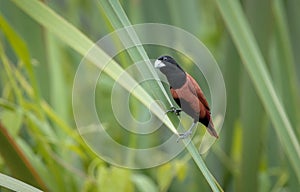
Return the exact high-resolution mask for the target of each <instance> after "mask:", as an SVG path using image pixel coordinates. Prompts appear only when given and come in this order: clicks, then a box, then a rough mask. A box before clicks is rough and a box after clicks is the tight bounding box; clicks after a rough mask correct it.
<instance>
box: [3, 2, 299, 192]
mask: <svg viewBox="0 0 300 192" xmlns="http://www.w3.org/2000/svg"><path fill="white" fill-rule="evenodd" d="M20 2H22V3H20ZM29 2H30V3H29ZM37 2H38V1H34V0H24V1H20V0H0V59H1V60H0V69H1V70H0V90H1V96H0V123H1V126H0V154H1V156H0V172H1V173H4V174H7V175H11V176H13V177H15V178H18V179H20V180H22V181H25V182H27V183H29V184H31V185H33V186H36V187H38V188H40V189H42V190H45V191H211V189H210V187H209V185H208V183H207V180H206V179H205V178H204V177H203V175H202V173H201V171H200V170H199V169H198V167H197V166H196V164H195V163H194V161H193V160H192V159H191V157H190V155H189V153H187V152H183V153H182V154H180V155H179V156H178V157H176V158H175V159H174V160H172V161H170V162H168V163H166V164H164V165H161V166H158V167H154V168H151V169H145V170H130V169H123V168H119V167H116V166H114V165H110V164H109V163H106V162H104V161H103V160H101V159H100V158H98V157H97V156H96V155H95V154H94V153H93V152H92V151H91V149H90V148H89V147H88V146H87V145H86V144H85V143H84V141H83V140H82V139H81V137H80V135H79V134H78V132H77V129H76V125H75V122H74V119H73V112H72V86H73V79H74V76H75V72H76V69H77V67H78V65H79V63H80V60H81V58H82V53H83V52H84V51H83V50H86V49H85V48H86V47H85V46H86V45H88V43H86V44H84V45H83V44H81V42H83V43H85V42H88V41H87V40H85V39H84V38H82V39H75V40H74V39H73V40H74V41H75V42H76V41H77V42H78V43H77V44H76V43H73V42H74V41H72V39H71V38H72V37H75V35H74V34H75V33H74V31H76V28H77V29H78V30H80V31H81V32H82V34H84V35H85V36H86V37H88V38H89V39H90V40H92V41H93V42H96V41H97V40H99V39H100V38H101V37H103V36H104V35H106V34H108V33H110V32H112V31H114V28H115V27H116V26H117V25H120V24H118V23H112V24H111V22H110V21H112V20H111V19H112V18H113V17H114V16H113V12H112V10H111V9H108V8H107V5H108V3H107V2H106V1H97V0H88V1H83V0H73V1H67V0H51V1H50V0H49V1H44V2H42V3H44V5H45V6H46V7H48V9H51V10H52V11H50V12H43V11H41V9H39V5H36V4H38V3H37ZM229 2H234V3H228V7H226V3H222V2H221V1H220V0H215V1H211V0H189V1H183V0H166V1H160V0H151V1H148V0H128V1H121V5H122V7H123V9H124V11H125V13H126V15H127V16H128V18H129V20H130V22H131V23H132V24H138V23H149V22H152V23H165V24H170V25H174V26H177V27H180V28H183V29H185V30H187V31H189V32H190V33H192V34H193V35H195V36H196V37H198V38H199V39H200V40H201V41H202V42H203V43H204V44H205V45H206V46H207V47H208V48H209V50H210V51H211V53H212V54H213V55H214V57H215V58H216V60H217V63H218V64H219V66H220V68H221V70H222V73H223V76H224V79H225V84H226V90H227V111H226V117H225V122H224V126H223V129H222V131H221V133H220V138H219V139H218V140H217V141H216V143H215V144H214V145H213V147H212V149H211V150H210V151H209V152H208V153H207V154H205V155H204V156H203V158H204V160H205V162H206V165H207V167H208V169H209V170H210V172H211V173H212V175H213V176H214V177H215V178H216V180H217V182H218V184H219V185H220V186H221V188H222V189H223V190H224V191H298V190H299V189H300V178H299V172H298V171H297V170H299V169H297V168H296V166H295V165H296V163H297V161H298V160H299V161H298V162H299V165H300V158H299V154H300V151H299V150H300V149H299V148H297V146H299V136H300V115H299V109H298V108H299V106H300V105H299V104H300V99H299V93H300V89H299V83H300V78H299V74H300V65H299V63H300V54H299V50H300V22H299V21H298V20H299V18H300V12H299V10H300V1H298V0H287V1H284V0H272V1H270V0H263V1H261V0H243V1H235V0H229ZM21 4H22V5H21ZM232 4H235V5H240V6H241V7H242V12H238V11H237V10H236V9H234V6H231V7H230V5H232ZM32 5H36V6H32ZM26 6H27V8H28V7H29V8H30V9H27V11H26ZM30 6H31V7H30ZM21 7H23V8H21ZM24 7H25V8H24ZM21 9H23V10H21ZM24 10H25V11H24ZM224 10H225V11H224ZM226 10H227V12H226ZM230 12H231V13H233V15H234V17H232V18H231V19H230V17H229V16H230ZM235 13H237V14H235ZM238 14H241V15H245V17H246V20H245V21H246V22H245V21H244V20H241V22H244V24H245V23H249V25H250V28H243V26H240V25H239V22H235V21H238V19H240V15H238ZM36 15H38V16H36ZM39 15H40V17H39ZM57 16H59V17H62V18H63V19H65V20H66V22H67V23H68V25H69V24H71V25H73V27H74V28H71V30H65V28H63V25H61V26H60V25H57V26H56V25H55V24H56V23H54V22H53V21H54V19H53V18H54V17H57ZM49 26H52V27H53V28H51V27H50V28H49ZM56 27H57V28H56ZM239 28H242V29H245V30H244V31H243V34H249V33H250V34H251V33H253V34H254V37H255V40H253V39H248V40H249V41H244V39H243V37H240V39H238V38H239V36H235V35H234V34H235V33H234V32H235V30H236V29H239ZM68 37H70V38H68ZM245 38H246V35H245ZM69 39H71V40H69ZM246 39H247V38H246ZM254 41H255V42H257V44H258V47H255V46H254V48H253V46H252V44H251V43H252V42H254ZM243 45H244V46H243ZM248 46H249V47H250V46H252V48H253V49H252V50H254V51H257V52H258V53H259V54H260V55H254V56H253V54H251V53H252V52H251V49H249V54H247V52H245V51H243V47H248ZM83 47H84V48H83ZM81 48H82V49H81ZM145 49H146V51H147V53H148V55H149V56H150V58H152V59H153V57H154V58H155V57H157V56H159V55H161V54H162V53H161V51H162V50H160V49H155V47H151V46H150V47H145ZM164 51H165V50H164ZM163 53H165V52H163ZM252 56H253V57H254V59H253V61H255V58H263V59H264V62H265V64H266V69H267V72H268V74H269V75H270V77H271V79H270V80H271V81H270V85H271V86H273V87H274V88H275V92H273V93H272V94H273V95H275V96H276V97H278V98H279V103H280V104H282V106H283V109H282V110H278V111H279V112H278V114H280V112H284V113H285V114H286V117H287V118H285V117H284V116H283V115H282V114H281V115H280V116H276V112H275V111H277V109H278V108H276V109H275V108H272V104H270V103H268V100H266V99H265V100H263V99H261V98H263V97H264V90H263V89H259V85H257V84H259V83H257V84H256V85H255V84H254V83H253V82H255V81H256V80H257V81H260V80H261V82H262V84H263V82H264V79H261V76H260V71H262V70H261V69H260V68H257V73H255V70H256V69H255V68H252V69H251V67H250V66H252V64H253V63H251V61H252V60H245V58H253V57H252ZM114 59H115V60H116V61H117V62H118V63H119V64H120V66H122V67H127V66H128V65H130V63H132V61H131V58H130V57H129V55H128V53H125V52H123V53H121V54H120V55H118V56H117V57H116V58H114ZM258 60H259V59H258ZM184 61H185V60H182V61H181V62H184ZM264 62H263V64H264ZM253 66H254V65H253ZM186 70H187V71H188V72H190V73H192V71H193V69H192V68H188V67H186ZM249 74H252V75H249ZM104 81H105V79H104ZM204 84H205V83H204ZM105 85H106V86H107V87H105ZM111 85H112V82H111V81H110V79H107V82H104V87H101V89H99V90H98V92H97V93H96V94H97V98H99V100H98V101H97V100H96V103H97V102H99V105H100V104H101V106H99V107H103V108H104V109H106V108H107V109H109V108H110V106H109V105H110V103H109V102H103V101H104V100H109V98H110V89H109V87H110V86H111ZM203 91H204V92H205V93H206V94H207V95H209V91H208V89H207V87H206V86H205V85H203ZM266 91H267V90H266ZM270 101H272V98H270ZM106 105H107V106H106ZM138 105H140V104H139V102H138V101H136V100H134V99H133V101H132V106H131V108H132V110H133V112H134V113H135V114H137V116H138V114H143V113H142V112H143V111H140V110H144V111H145V110H147V109H145V108H137V109H135V106H138ZM273 111H274V113H272V112H273ZM101 117H102V118H103V119H106V121H107V123H108V126H110V127H114V126H118V125H116V122H114V121H113V117H112V113H110V112H109V110H108V112H107V113H102V114H101ZM137 118H141V119H143V118H146V119H147V117H145V116H138V117H137ZM276 119H277V120H278V124H277V123H276ZM280 122H283V123H284V124H283V125H291V126H290V127H289V126H287V127H285V126H282V127H278V126H279V125H280ZM276 126H277V128H276ZM289 128H292V130H290V129H289ZM198 129H199V128H198ZM280 130H282V131H280ZM110 131H111V132H112V134H114V135H115V139H116V140H117V141H118V142H120V143H123V142H126V143H131V144H132V142H131V141H130V139H134V138H131V137H129V141H128V137H126V139H124V135H123V133H122V132H120V130H119V129H115V130H113V129H112V130H110ZM287 132H288V133H292V134H293V136H294V137H293V136H291V135H285V134H280V133H287ZM195 140H197V139H195ZM289 141H291V142H293V144H294V145H292V144H289V143H288V142H289ZM134 142H135V141H134ZM154 142H155V141H154ZM194 142H196V141H194ZM287 143H288V144H287ZM141 145H142V144H141ZM293 155H294V156H293ZM297 155H298V156H297ZM291 159H292V160H291ZM292 162H293V163H292ZM0 190H1V187H0ZM3 190H4V189H3Z"/></svg>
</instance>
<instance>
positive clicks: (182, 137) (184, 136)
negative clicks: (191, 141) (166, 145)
mask: <svg viewBox="0 0 300 192" xmlns="http://www.w3.org/2000/svg"><path fill="white" fill-rule="evenodd" d="M192 133H193V132H192V130H188V131H186V132H184V133H179V137H178V138H177V140H176V142H177V143H178V142H179V141H180V140H181V139H186V138H187V137H188V136H190V135H191V134H192Z"/></svg>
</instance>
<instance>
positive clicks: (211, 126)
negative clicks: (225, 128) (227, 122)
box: [207, 120, 219, 138]
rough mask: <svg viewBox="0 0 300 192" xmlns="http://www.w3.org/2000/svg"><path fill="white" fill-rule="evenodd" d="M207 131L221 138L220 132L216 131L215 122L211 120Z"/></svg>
mask: <svg viewBox="0 0 300 192" xmlns="http://www.w3.org/2000/svg"><path fill="white" fill-rule="evenodd" d="M207 131H208V132H209V134H211V135H212V136H214V137H215V138H219V135H218V133H217V132H216V130H215V128H214V124H213V122H212V121H211V120H210V121H209V123H208V125H207Z"/></svg>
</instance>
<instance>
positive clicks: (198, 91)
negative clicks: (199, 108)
mask: <svg viewBox="0 0 300 192" xmlns="http://www.w3.org/2000/svg"><path fill="white" fill-rule="evenodd" d="M186 75H187V76H186V77H187V80H188V81H190V82H191V84H190V85H193V87H191V89H192V93H193V94H195V95H196V96H197V97H198V99H199V100H200V102H201V103H202V104H203V105H204V107H205V108H206V109H207V110H208V111H210V108H209V106H208V103H207V101H206V99H205V96H204V94H203V92H202V90H201V88H200V86H199V85H198V83H197V82H196V80H195V79H194V78H193V77H192V76H190V75H189V74H188V73H186Z"/></svg>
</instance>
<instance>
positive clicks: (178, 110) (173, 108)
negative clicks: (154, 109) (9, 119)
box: [166, 106, 182, 116]
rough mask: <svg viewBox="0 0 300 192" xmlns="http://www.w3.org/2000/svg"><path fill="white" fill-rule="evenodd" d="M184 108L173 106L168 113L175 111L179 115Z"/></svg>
mask: <svg viewBox="0 0 300 192" xmlns="http://www.w3.org/2000/svg"><path fill="white" fill-rule="evenodd" d="M181 111H182V109H177V108H176V107H173V106H172V107H171V108H170V109H169V110H168V111H166V113H170V112H171V113H175V115H177V116H179V115H180V112H181Z"/></svg>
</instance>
